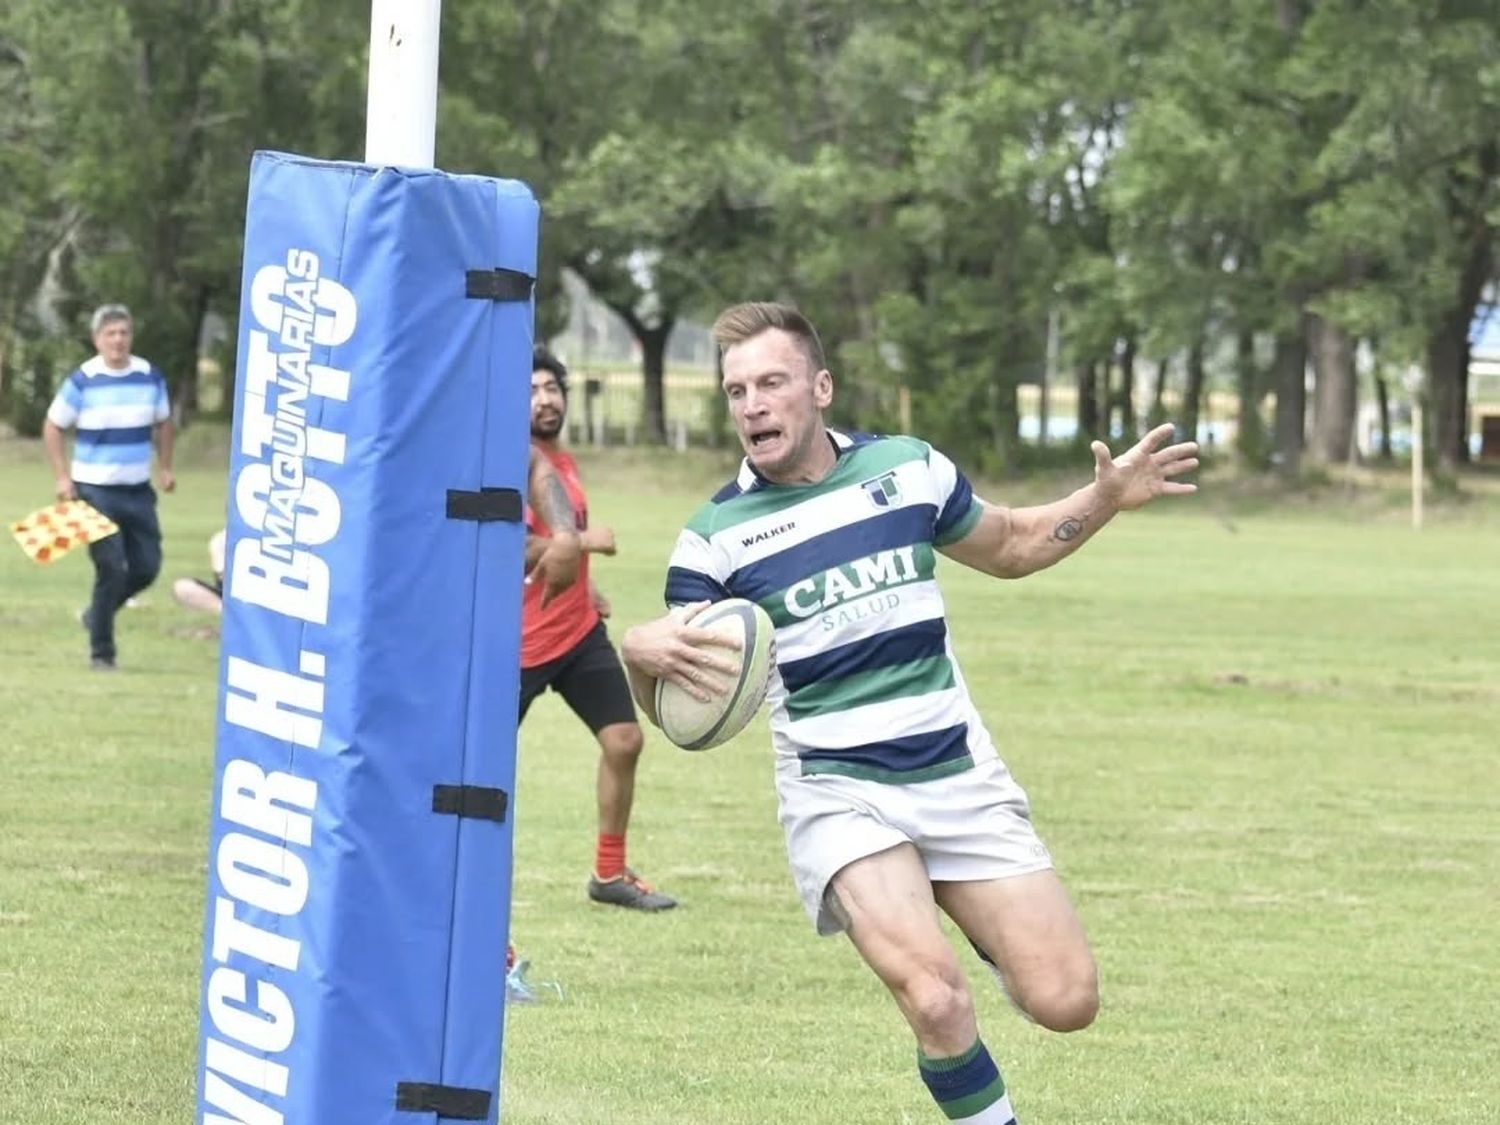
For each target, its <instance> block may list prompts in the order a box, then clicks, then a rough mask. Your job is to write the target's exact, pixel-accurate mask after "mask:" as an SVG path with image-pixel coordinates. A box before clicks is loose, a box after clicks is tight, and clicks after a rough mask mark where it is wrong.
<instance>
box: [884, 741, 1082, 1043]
mask: <svg viewBox="0 0 1500 1125" xmlns="http://www.w3.org/2000/svg"><path fill="white" fill-rule="evenodd" d="M910 789H911V791H912V792H913V794H914V796H913V798H912V806H913V809H912V816H913V821H912V825H911V829H912V834H913V838H914V839H917V840H918V841H919V842H920V844H921V846H922V851H923V855H924V856H925V857H926V860H927V867H928V872H929V874H930V875H931V877H932V880H933V894H934V896H935V897H936V899H937V903H938V905H939V906H940V907H941V908H942V909H943V910H944V912H946V913H947V914H948V916H949V917H951V918H952V919H953V920H954V921H955V922H957V923H958V925H959V927H960V928H961V929H962V930H963V931H964V933H965V935H967V937H968V938H969V940H970V941H971V942H972V943H973V944H974V947H975V948H976V949H977V950H978V951H979V953H980V955H981V956H982V957H984V958H985V959H986V960H987V961H989V962H990V964H991V966H992V967H993V968H994V969H995V970H996V973H997V975H998V976H999V977H1000V978H1001V984H1002V985H1003V986H1004V988H1005V990H1006V992H1007V993H1008V994H1009V995H1010V998H1011V1000H1012V1001H1014V1002H1015V1004H1016V1006H1017V1007H1019V1008H1020V1009H1021V1010H1022V1011H1023V1012H1024V1013H1025V1014H1027V1015H1028V1016H1030V1017H1031V1018H1032V1019H1033V1020H1035V1021H1036V1022H1037V1023H1039V1024H1041V1025H1042V1026H1043V1027H1047V1028H1050V1029H1052V1030H1054V1031H1076V1030H1078V1029H1079V1028H1083V1027H1087V1026H1088V1025H1089V1024H1090V1023H1091V1022H1092V1021H1093V1019H1094V1015H1095V1013H1096V1012H1097V1010H1098V1006H1099V989H1098V977H1097V973H1096V970H1095V967H1094V957H1093V954H1092V953H1091V952H1090V950H1089V944H1088V939H1087V938H1086V937H1085V936H1084V932H1083V926H1082V924H1081V923H1080V922H1079V920H1078V916H1077V915H1076V914H1075V913H1074V912H1073V906H1072V904H1071V903H1070V902H1069V901H1068V896H1067V892H1066V891H1064V890H1063V886H1062V882H1061V880H1060V879H1058V877H1057V873H1056V872H1055V871H1053V870H1052V858H1051V856H1050V855H1048V853H1047V848H1046V846H1045V845H1043V843H1042V841H1041V839H1040V837H1038V836H1037V834H1036V830H1035V828H1034V827H1033V826H1032V823H1031V812H1030V807H1029V805H1028V803H1027V800H1026V794H1025V792H1024V791H1023V790H1022V789H1021V787H1020V786H1019V785H1017V784H1016V782H1015V780H1014V779H1013V778H1012V777H1011V776H1010V772H1009V771H1008V770H1007V769H1006V768H1005V765H1004V763H1002V762H1000V761H999V760H992V761H989V762H984V763H981V764H980V765H978V766H976V767H975V768H974V769H972V770H966V771H964V772H963V773H961V774H957V775H955V776H953V777H951V778H947V779H943V780H941V781H936V782H933V783H931V784H928V785H924V786H920V787H918V786H912V787H910Z"/></svg>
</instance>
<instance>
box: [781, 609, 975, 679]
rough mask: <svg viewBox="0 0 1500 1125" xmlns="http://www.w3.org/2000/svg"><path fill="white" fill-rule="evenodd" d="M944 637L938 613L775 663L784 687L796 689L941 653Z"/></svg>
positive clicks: (944, 630)
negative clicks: (800, 656) (798, 658)
mask: <svg viewBox="0 0 1500 1125" xmlns="http://www.w3.org/2000/svg"><path fill="white" fill-rule="evenodd" d="M947 639H948V626H947V625H945V624H944V623H943V619H942V618H941V617H934V618H932V619H931V620H928V621H916V622H913V623H912V624H910V625H903V626H902V627H901V628H899V629H891V630H888V631H887V632H884V633H876V634H875V635H874V636H873V637H865V638H863V639H861V640H857V641H851V642H849V643H848V644H846V645H839V646H838V647H837V648H831V649H828V650H827V651H825V652H817V653H814V654H813V655H812V656H804V657H803V658H802V659H801V660H788V661H785V662H783V663H780V664H778V665H777V668H778V670H779V671H780V672H781V682H782V683H784V684H785V685H786V690H787V691H789V692H795V691H798V690H800V689H801V688H805V687H806V686H807V685H808V684H813V683H817V682H818V681H820V680H841V679H843V678H844V677H845V676H852V675H854V674H855V673H857V672H868V671H870V670H871V669H873V668H889V667H890V666H891V665H893V664H905V663H907V662H909V661H912V660H923V659H926V658H929V657H934V656H943V655H944V654H945V653H946V652H947V651H948V649H947Z"/></svg>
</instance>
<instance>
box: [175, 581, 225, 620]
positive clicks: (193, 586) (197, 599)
mask: <svg viewBox="0 0 1500 1125" xmlns="http://www.w3.org/2000/svg"><path fill="white" fill-rule="evenodd" d="M172 597H174V598H175V599H177V603H178V604H179V605H181V606H182V607H183V608H184V609H193V610H198V611H199V612H201V613H218V612H220V611H221V610H222V609H223V599H222V597H221V596H220V594H219V592H218V591H217V590H215V589H214V588H213V587H212V586H211V585H209V584H208V583H207V582H205V581H203V580H202V579H201V578H179V579H177V580H176V581H175V582H173V583H172Z"/></svg>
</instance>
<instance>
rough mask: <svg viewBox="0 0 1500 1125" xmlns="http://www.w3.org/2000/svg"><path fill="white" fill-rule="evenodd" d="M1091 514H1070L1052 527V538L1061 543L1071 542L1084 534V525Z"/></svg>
mask: <svg viewBox="0 0 1500 1125" xmlns="http://www.w3.org/2000/svg"><path fill="white" fill-rule="evenodd" d="M1088 518H1089V514H1088V513H1087V512H1085V513H1084V514H1083V515H1081V516H1069V517H1068V518H1067V519H1065V520H1063V521H1062V523H1060V524H1058V525H1057V526H1056V527H1054V528H1053V529H1052V538H1054V539H1056V540H1057V541H1058V542H1059V543H1071V542H1072V541H1073V540H1074V539H1077V538H1078V537H1079V536H1080V535H1082V534H1083V525H1084V523H1085V522H1087V520H1088Z"/></svg>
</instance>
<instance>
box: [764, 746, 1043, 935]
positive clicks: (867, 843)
mask: <svg viewBox="0 0 1500 1125" xmlns="http://www.w3.org/2000/svg"><path fill="white" fill-rule="evenodd" d="M776 793H777V796H778V797H779V798H780V812H779V816H780V819H781V828H782V831H783V832H784V833H785V834H786V850H787V858H788V859H789V860H790V861H791V866H792V878H793V879H794V880H795V881H796V884H797V893H798V894H799V895H800V896H801V898H802V905H803V906H804V907H805V908H806V910H807V913H808V914H809V916H811V918H812V920H813V924H814V925H815V926H816V927H817V929H818V933H819V934H822V935H825V936H826V935H828V934H836V933H839V932H840V931H841V930H843V928H844V923H843V921H842V919H841V917H840V914H839V912H838V911H834V910H829V909H828V908H827V905H826V901H825V896H826V895H827V892H828V887H829V883H830V881H831V880H832V879H833V877H834V875H836V874H837V873H838V872H839V871H840V870H841V869H842V868H844V867H847V866H848V865H849V864H851V863H853V862H854V861H855V860H857V859H863V858H864V857H865V856H867V855H874V854H875V853H876V852H883V851H885V850H886V849H887V848H893V847H896V846H897V845H898V844H903V843H908V842H909V843H912V844H915V845H916V847H917V850H918V851H919V852H921V853H922V859H923V861H924V862H925V863H926V864H927V873H928V875H929V876H930V877H931V878H932V880H933V881H934V882H964V881H969V880H979V879H1004V878H1008V877H1010V876H1013V875H1027V874H1030V873H1031V872H1033V871H1044V870H1046V869H1047V868H1050V867H1051V866H1052V857H1051V855H1050V854H1049V853H1048V852H1047V847H1046V845H1045V844H1043V843H1042V841H1041V838H1040V837H1039V836H1038V835H1037V833H1036V829H1035V828H1033V827H1032V825H1031V806H1030V805H1029V804H1028V803H1027V800H1026V792H1025V790H1023V789H1022V788H1021V787H1020V785H1018V784H1017V783H1016V781H1015V779H1014V778H1013V777H1011V774H1010V770H1008V769H1006V767H1005V763H1004V762H1002V761H1001V760H1000V759H999V758H991V759H989V760H987V761H983V762H980V763H979V764H978V765H976V766H974V768H973V769H969V770H965V771H964V772H963V773H958V774H954V775H952V776H951V777H943V778H938V779H936V780H934V781H919V782H916V783H914V784H910V785H891V784H887V783H885V782H880V781H866V780H862V779H859V778H853V777H841V776H839V775H837V774H813V775H811V776H808V777H804V776H802V772H801V764H800V763H799V762H798V761H796V760H795V759H791V758H784V759H781V760H779V761H778V762H777V763H776Z"/></svg>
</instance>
